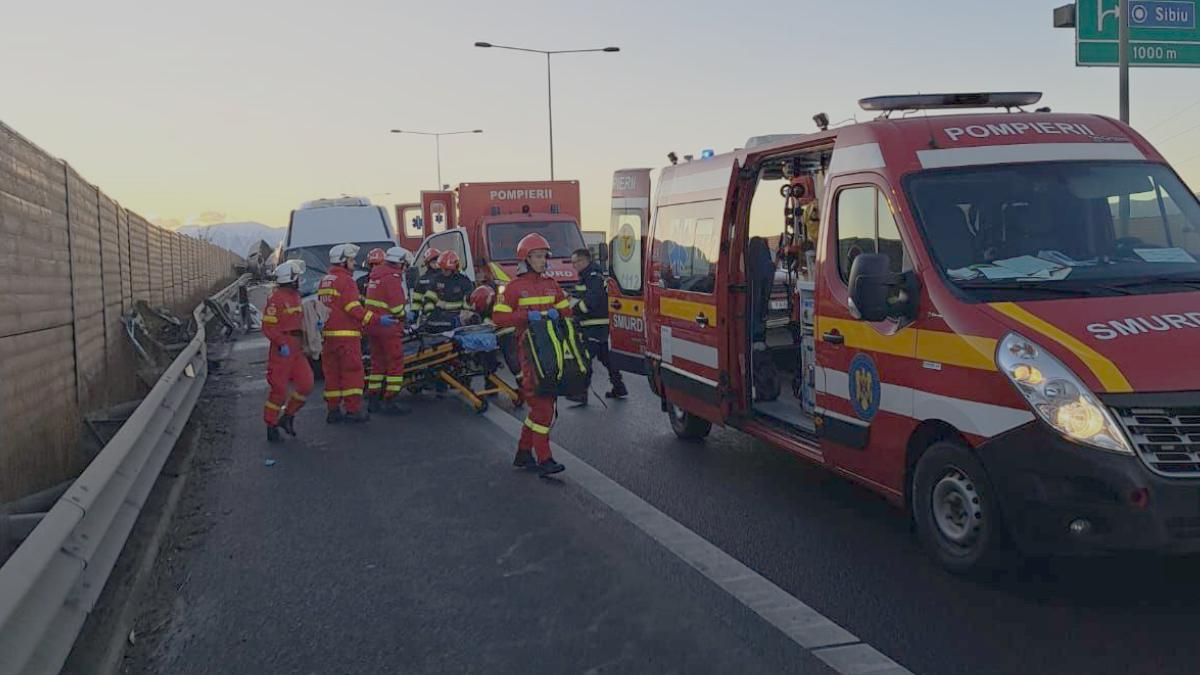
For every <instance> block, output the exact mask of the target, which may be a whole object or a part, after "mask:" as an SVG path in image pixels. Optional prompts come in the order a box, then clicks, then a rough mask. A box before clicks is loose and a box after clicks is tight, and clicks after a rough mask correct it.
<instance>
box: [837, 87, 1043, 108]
mask: <svg viewBox="0 0 1200 675" xmlns="http://www.w3.org/2000/svg"><path fill="white" fill-rule="evenodd" d="M1040 100H1042V92H1040V91H1000V92H980V93H975V94H962V93H960V94H905V95H897V96H872V97H870V98H864V99H860V100H859V102H858V105H859V107H861V108H862V109H863V110H880V111H883V112H892V111H894V110H944V109H947V108H1018V107H1020V106H1023V105H1033V104H1034V103H1037V102H1038V101H1040Z"/></svg>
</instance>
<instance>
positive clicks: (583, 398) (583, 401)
mask: <svg viewBox="0 0 1200 675" xmlns="http://www.w3.org/2000/svg"><path fill="white" fill-rule="evenodd" d="M565 398H566V399H567V400H568V401H570V402H571V403H574V404H575V405H576V406H585V405H587V404H588V395H587V393H583V394H580V395H578V396H567V397H565Z"/></svg>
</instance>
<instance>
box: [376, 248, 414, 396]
mask: <svg viewBox="0 0 1200 675" xmlns="http://www.w3.org/2000/svg"><path fill="white" fill-rule="evenodd" d="M412 259H413V256H412V254H411V253H409V252H408V251H406V250H404V249H402V248H400V247H399V246H393V247H392V248H389V249H388V250H387V253H386V254H385V255H384V260H383V263H382V264H380V265H379V266H378V267H375V268H373V269H372V270H371V280H370V281H368V282H367V300H366V305H367V307H369V308H370V309H371V310H372V311H375V312H377V313H379V314H387V315H391V316H392V317H393V318H395V319H396V321H397V322H398V323H397V324H396V325H394V326H392V327H390V328H384V327H383V326H380V327H378V328H375V329H372V330H371V331H369V332H368V334H367V335H368V337H369V338H370V343H371V375H370V376H369V377H368V378H367V386H368V392H369V393H370V399H369V403H368V404H367V407H368V410H370V411H371V412H385V413H392V414H397V415H403V414H405V413H407V412H408V408H407V407H406V406H404V405H402V404H401V403H400V402H399V401H398V400H396V396H397V395H399V394H400V391H401V390H402V389H403V388H404V317H405V314H406V313H407V312H408V300H407V299H406V297H405V292H404V274H405V272H406V270H407V268H408V266H409V264H410V263H411V262H412Z"/></svg>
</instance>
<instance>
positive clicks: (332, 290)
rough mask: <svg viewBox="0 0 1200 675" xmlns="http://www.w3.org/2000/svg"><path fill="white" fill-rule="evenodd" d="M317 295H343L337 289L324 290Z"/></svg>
mask: <svg viewBox="0 0 1200 675" xmlns="http://www.w3.org/2000/svg"><path fill="white" fill-rule="evenodd" d="M317 295H341V293H338V289H336V288H322V289H321V290H319V291H317Z"/></svg>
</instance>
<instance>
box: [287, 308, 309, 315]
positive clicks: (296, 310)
mask: <svg viewBox="0 0 1200 675" xmlns="http://www.w3.org/2000/svg"><path fill="white" fill-rule="evenodd" d="M303 311H304V308H303V307H288V308H286V309H284V310H283V313H284V314H299V313H300V312H303Z"/></svg>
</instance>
